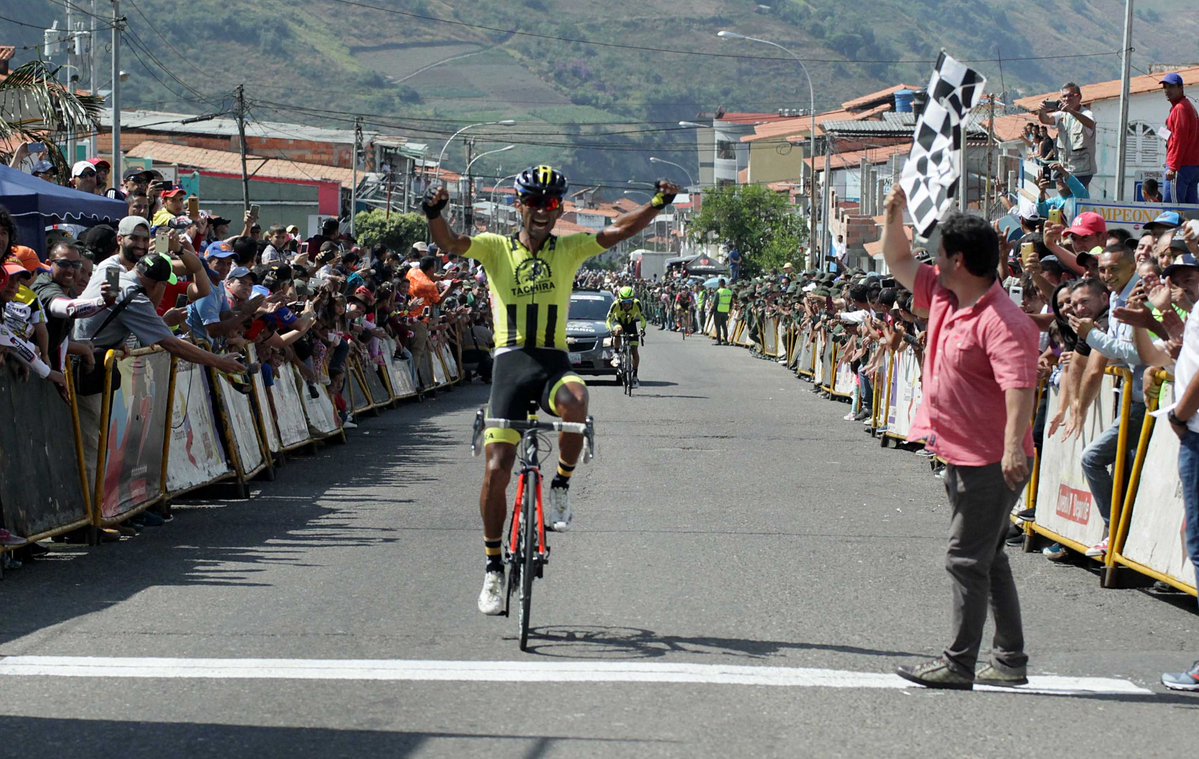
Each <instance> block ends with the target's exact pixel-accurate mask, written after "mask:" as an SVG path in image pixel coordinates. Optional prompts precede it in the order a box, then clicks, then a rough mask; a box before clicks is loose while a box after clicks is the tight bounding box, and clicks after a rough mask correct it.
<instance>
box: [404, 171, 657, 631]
mask: <svg viewBox="0 0 1199 759" xmlns="http://www.w3.org/2000/svg"><path fill="white" fill-rule="evenodd" d="M515 185H516V195H517V201H516V209H517V211H518V212H519V213H520V219H521V230H520V233H519V234H517V235H514V236H512V237H504V236H503V235H497V234H490V233H485V234H480V235H477V236H475V237H473V238H472V237H469V236H467V235H460V234H457V233H456V232H454V231H453V230H451V229H450V226H449V224H447V223H446V221H445V220H444V219H442V218H441V212H442V210H443V209H444V208H445V206H446V204H447V203H448V202H449V199H450V196H449V193H448V192H447V191H446V189H445V188H444V187H441V188H435V189H430V190H429V192H428V193H427V194H426V195H425V199H424V202H423V203H422V204H421V208H422V210H423V211H424V212H425V216H426V217H428V219H429V232H430V234H431V235H432V237H433V241H434V242H435V243H437V247H439V248H441V249H442V250H444V251H446V252H448V253H457V254H459V255H464V256H466V257H468V258H473V259H475V260H477V261H478V262H479V263H481V264H483V267H484V269H485V270H486V271H487V280H488V287H489V288H490V289H491V310H492V317H493V319H494V322H495V346H496V347H495V362H494V366H493V368H492V376H491V399H490V400H489V402H488V412H487V415H488V416H489V417H491V418H498V419H515V420H521V421H523V420H524V419H525V418H526V417H527V415H528V410H529V405H530V402H540V404H541V407H542V408H544V409H545V410H546V411H547V412H549V413H551V414H555V415H557V416H560V417H561V418H562V419H563V420H564V421H567V422H577V423H582V422H585V421H586V420H587V401H588V397H587V385H586V384H585V383H584V382H583V380H582V378H580V377H579V376H578V375H577V374H575V373H574V372H572V371H571V367H570V359H569V357H568V355H567V353H566V321H567V316H568V313H569V310H570V293H571V290H572V288H573V285H574V279H575V274H576V273H577V272H578V270H579V268H580V267H581V266H582V265H583V262H584V261H586V260H587V259H588V258H591V257H593V256H598V255H599V254H600V253H603V252H604V251H605V250H607V249H608V248H611V247H612V246H614V245H617V244H619V243H621V242H623V241H624V240H627V239H629V238H630V237H633V236H634V235H636V234H637V233H638V232H640V231H642V230H643V229H645V228H646V227H648V226H649V225H650V224H651V223H652V222H653V220H654V217H655V216H657V215H658V212H659V211H661V210H662V209H663V208H664V207H666V206H667V205H668V204H669V203H670V202H671V201H673V200H674V197H675V195H676V194H677V193H678V192H679V187H678V186H677V185H674V184H672V183H670V182H665V181H660V182H658V185H657V194H655V195H654V197H653V200H652V201H651V202H650V203H647V204H646V205H644V206H642V207H641V208H638V209H635V210H633V211H630V212H629V213H626V214H624V215H622V216H620V217H618V218H616V219H615V220H613V222H612V224H611V225H610V226H608V227H606V228H604V229H603V230H601V231H600V232H598V233H595V234H591V233H583V234H574V235H566V236H564V237H558V236H555V235H554V234H552V232H553V229H554V224H555V223H556V222H557V221H558V219H559V218H560V217H561V216H562V213H563V210H564V209H563V205H562V202H563V198H564V197H565V195H566V188H567V182H566V177H564V176H563V175H562V174H561V172H558V171H556V170H554V169H553V168H552V167H550V166H531V167H529V168H528V169H526V170H525V171H524V172H522V173H521V174H520V175H519V176H518V177H517V178H516V182H515ZM519 441H520V433H518V432H515V431H513V430H504V429H494V428H493V429H488V430H487V431H486V437H485V451H486V459H487V463H486V469H485V471H484V473H483V489H482V494H481V495H480V498H479V508H480V511H481V512H482V516H483V548H484V553H485V554H486V557H487V567H486V573H485V574H484V580H483V591H482V592H481V593H480V594H479V611H481V612H483V613H484V614H492V615H494V614H499V613H500V612H501V611H502V610H503V598H502V589H503V585H504V582H503V572H504V564H503V557H502V552H501V548H500V546H501V541H502V537H503V533H504V519H505V518H506V516H507V513H508V497H507V489H508V482H509V480H510V479H511V477H512V466H513V464H514V463H515V461H516V443H518V442H519ZM582 449H583V437H582V435H574V434H565V433H564V434H562V435H561V436H560V437H559V439H558V452H559V459H558V472H557V474H556V475H555V477H554V479H553V481H552V482H551V483H550V497H549V501H550V509H549V514H548V515H547V517H546V522H547V526H551V527H552V529H555V530H565V529H566V528H567V527H568V526H569V524H570V518H571V512H570V503H569V500H568V493H569V490H568V488H569V487H570V477H571V475H572V474H573V473H574V468H575V464H576V463H577V462H578V460H579V454H580V453H581V452H582Z"/></svg>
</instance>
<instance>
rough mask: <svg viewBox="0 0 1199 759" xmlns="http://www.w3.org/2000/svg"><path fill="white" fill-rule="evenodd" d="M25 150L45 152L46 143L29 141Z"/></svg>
mask: <svg viewBox="0 0 1199 759" xmlns="http://www.w3.org/2000/svg"><path fill="white" fill-rule="evenodd" d="M27 150H28V151H29V152H30V153H45V152H46V143H44V142H31V143H29V147H28V148H27Z"/></svg>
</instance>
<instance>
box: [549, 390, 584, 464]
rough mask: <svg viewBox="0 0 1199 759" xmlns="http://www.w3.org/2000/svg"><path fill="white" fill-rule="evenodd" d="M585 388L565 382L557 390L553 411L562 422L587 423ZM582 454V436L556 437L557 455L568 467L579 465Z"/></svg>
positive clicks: (564, 434) (566, 435)
mask: <svg viewBox="0 0 1199 759" xmlns="http://www.w3.org/2000/svg"><path fill="white" fill-rule="evenodd" d="M587 403H588V396H587V386H586V385H584V384H582V383H579V382H567V383H565V384H563V385H562V387H560V388H558V393H557V395H555V396H554V409H555V410H556V411H557V412H558V416H560V417H562V421H564V422H574V423H576V424H582V423H584V422H586V421H587ZM582 452H583V436H582V435H577V434H574V433H567V432H563V433H562V434H560V435H559V436H558V455H559V456H560V457H561V459H562V461H564V462H566V463H567V464H569V465H570V466H574V465H575V464H577V463H579V454H581V453H582Z"/></svg>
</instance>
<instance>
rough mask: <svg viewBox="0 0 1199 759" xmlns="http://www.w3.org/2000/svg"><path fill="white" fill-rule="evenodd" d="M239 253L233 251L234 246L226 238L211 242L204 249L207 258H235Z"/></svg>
mask: <svg viewBox="0 0 1199 759" xmlns="http://www.w3.org/2000/svg"><path fill="white" fill-rule="evenodd" d="M236 256H237V253H235V252H234V251H233V248H232V246H230V245H229V243H227V242H225V241H224V240H217V241H216V242H214V243H209V245H208V247H207V248H205V249H204V257H205V258H234V257H236Z"/></svg>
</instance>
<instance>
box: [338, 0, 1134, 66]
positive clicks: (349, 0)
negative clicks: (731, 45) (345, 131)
mask: <svg viewBox="0 0 1199 759" xmlns="http://www.w3.org/2000/svg"><path fill="white" fill-rule="evenodd" d="M332 2H335V3H341V4H342V5H350V6H354V7H357V8H366V9H368V10H375V11H379V12H381V13H388V14H391V15H395V16H407V17H408V18H417V19H420V20H422V21H433V22H435V23H439V24H450V25H453V26H462V27H466V28H468V29H479V30H482V31H488V32H499V33H501V34H508V35H515V36H521V37H532V38H534V39H542V40H552V41H554V42H572V43H575V44H580V45H594V46H595V47H611V48H617V49H620V50H640V51H643V52H650V53H674V54H677V55H695V56H702V57H705V58H735V59H738V60H751V61H790V60H791V59H790V58H786V57H783V56H777V55H739V54H737V53H711V52H704V51H698V50H678V49H675V48H665V47H648V46H645V45H630V44H626V43H620V42H599V41H597V40H589V39H585V38H582V37H559V36H556V35H552V34H539V33H537V32H522V31H520V30H519V29H501V28H499V27H495V26H486V25H484V24H471V23H467V22H465V21H458V20H454V19H444V18H437V17H436V16H426V15H423V14H420V13H414V12H412V11H405V10H401V9H399V8H383V7H381V6H378V5H371V4H370V3H365V2H362V1H361V0H332ZM1119 52H1120V51H1118V50H1115V51H1105V52H1102V53H1074V54H1064V55H1036V56H1024V57H1016V58H1008V59H1007V60H1008V61H1051V60H1061V59H1065V58H1090V57H1096V56H1102V55H1113V54H1115V53H1119ZM994 61H995V59H994V58H971V59H963V61H962V62H963V63H993V62H994ZM804 62H805V63H894V64H901V63H928V64H931V63H935V62H936V59H933V58H915V59H891V60H883V59H868V58H862V59H853V58H804Z"/></svg>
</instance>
